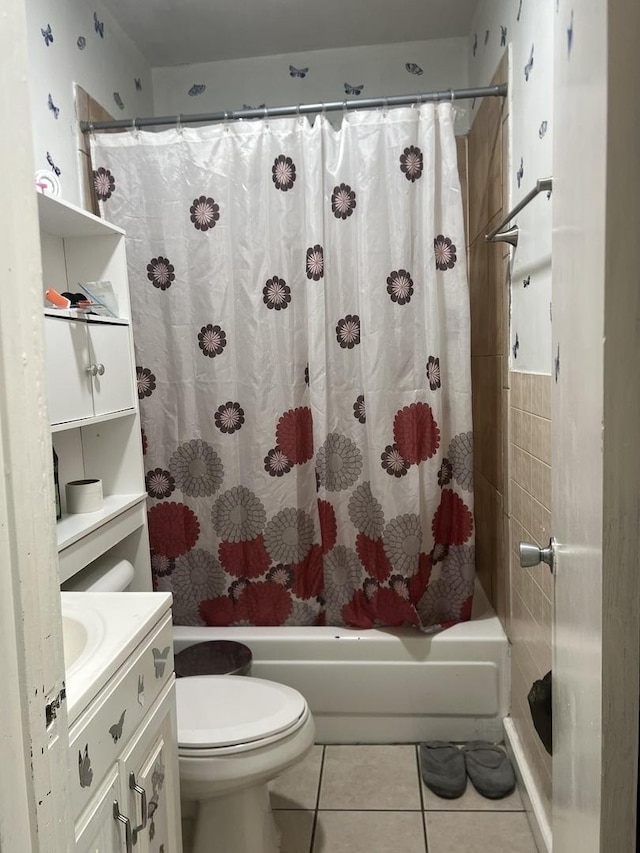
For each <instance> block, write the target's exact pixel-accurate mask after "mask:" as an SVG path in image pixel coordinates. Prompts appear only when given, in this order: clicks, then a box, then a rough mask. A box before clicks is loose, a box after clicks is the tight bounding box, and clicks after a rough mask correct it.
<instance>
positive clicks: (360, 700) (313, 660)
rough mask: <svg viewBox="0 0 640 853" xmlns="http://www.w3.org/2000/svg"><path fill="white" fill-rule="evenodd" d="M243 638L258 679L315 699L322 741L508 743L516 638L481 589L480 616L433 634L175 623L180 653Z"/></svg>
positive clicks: (477, 613) (476, 611)
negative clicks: (512, 649) (505, 731)
mask: <svg viewBox="0 0 640 853" xmlns="http://www.w3.org/2000/svg"><path fill="white" fill-rule="evenodd" d="M223 639H224V640H239V641H240V642H242V643H245V644H246V645H247V646H249V648H250V649H251V651H252V652H253V668H252V675H255V676H258V677H261V678H269V679H272V680H273V681H279V682H281V683H283V684H289V685H290V686H291V687H295V688H296V689H297V690H299V691H300V692H301V693H302V694H303V695H304V696H305V697H306V699H307V701H308V703H309V705H310V706H311V710H312V711H313V714H314V717H315V721H316V729H317V733H316V740H317V742H318V743H415V742H417V741H422V740H429V739H443V740H454V741H464V740H473V739H483V740H484V739H486V740H491V741H501V740H502V736H503V733H502V720H503V718H504V717H506V716H507V714H508V713H509V675H510V667H509V654H510V652H509V643H508V640H507V637H506V635H505V633H504V631H503V630H502V627H501V625H500V622H499V620H498V617H497V616H496V614H495V612H494V611H493V610H492V609H491V606H490V605H489V603H488V601H487V598H486V596H485V594H484V592H483V591H482V589H481V588H480V587H479V586H478V587H477V589H476V594H475V598H474V606H473V614H472V619H471V621H470V622H465V623H464V624H462V625H455V626H454V627H453V628H449V629H448V630H446V631H443V632H441V633H440V634H436V635H435V636H428V635H425V634H420V633H419V632H417V631H413V630H411V629H391V628H389V629H378V628H371V629H367V630H358V629H355V628H331V627H309V628H306V627H305V628H289V627H283V628H188V627H183V626H176V627H175V628H174V645H175V650H176V652H179V651H181V650H182V649H184V648H186V647H187V646H190V645H193V643H199V642H203V641H205V640H223Z"/></svg>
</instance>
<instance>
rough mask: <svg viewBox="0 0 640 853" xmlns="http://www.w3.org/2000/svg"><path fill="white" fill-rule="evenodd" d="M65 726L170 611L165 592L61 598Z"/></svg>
mask: <svg viewBox="0 0 640 853" xmlns="http://www.w3.org/2000/svg"><path fill="white" fill-rule="evenodd" d="M60 600H61V604H62V640H63V644H64V665H65V673H66V678H65V687H66V698H67V717H68V721H69V725H71V724H72V723H73V721H74V720H75V719H76V718H77V717H78V715H79V714H80V713H81V712H82V711H83V710H84V709H85V708H86V707H87V705H88V704H89V702H90V701H91V700H92V699H93V698H94V697H95V696H96V695H97V694H98V692H99V691H100V690H101V689H102V688H103V687H104V685H105V684H106V683H107V682H108V680H109V679H110V678H111V676H112V675H114V673H115V672H116V671H117V670H118V668H119V667H120V666H122V664H123V663H124V662H125V661H126V660H127V658H128V657H129V656H130V655H131V654H132V653H133V651H134V650H135V648H136V647H137V646H138V644H139V643H140V642H141V640H142V639H143V638H144V637H145V636H146V634H147V632H148V631H149V627H150V626H151V625H154V624H156V623H157V622H158V620H159V619H160V618H161V617H163V616H164V615H165V614H168V613H169V610H170V608H171V594H170V593H167V592H75V591H74V592H66V591H65V592H61V594H60Z"/></svg>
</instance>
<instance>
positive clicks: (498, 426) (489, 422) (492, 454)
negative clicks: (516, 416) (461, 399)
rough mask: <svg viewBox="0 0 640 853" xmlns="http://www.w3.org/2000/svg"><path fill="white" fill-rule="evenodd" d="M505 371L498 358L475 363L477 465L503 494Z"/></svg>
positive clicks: (477, 358) (474, 435)
mask: <svg viewBox="0 0 640 853" xmlns="http://www.w3.org/2000/svg"><path fill="white" fill-rule="evenodd" d="M501 369H502V365H501V359H500V358H499V357H498V356H481V357H474V358H472V359H471V382H472V388H473V454H474V465H475V467H476V468H478V470H479V471H480V472H481V473H482V474H483V475H484V476H485V477H486V478H487V479H488V480H489V482H491V483H492V484H493V485H494V487H495V488H496V489H498V490H499V491H501V490H502V399H501V397H502V387H501V382H500V376H501Z"/></svg>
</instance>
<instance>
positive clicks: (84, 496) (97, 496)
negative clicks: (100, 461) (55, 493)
mask: <svg viewBox="0 0 640 853" xmlns="http://www.w3.org/2000/svg"><path fill="white" fill-rule="evenodd" d="M65 490H66V493H67V512H69V513H72V514H75V513H79V512H97V511H98V510H100V509H102V505H103V503H104V500H103V497H102V480H71V482H69V483H67V485H66V486H65Z"/></svg>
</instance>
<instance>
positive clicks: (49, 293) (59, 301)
mask: <svg viewBox="0 0 640 853" xmlns="http://www.w3.org/2000/svg"><path fill="white" fill-rule="evenodd" d="M44 295H45V298H46V299H48V301H49V302H51V304H52V305H55V306H56V308H70V307H71V301H70V300H69V299H67V297H66V296H62V295H61V294H60V293H58V291H57V290H54V289H53V288H52V287H50V288H49V289H48V290H45V292H44Z"/></svg>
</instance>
